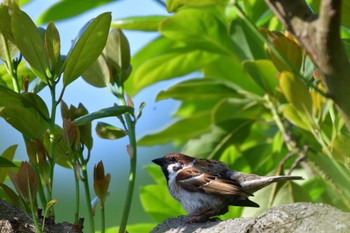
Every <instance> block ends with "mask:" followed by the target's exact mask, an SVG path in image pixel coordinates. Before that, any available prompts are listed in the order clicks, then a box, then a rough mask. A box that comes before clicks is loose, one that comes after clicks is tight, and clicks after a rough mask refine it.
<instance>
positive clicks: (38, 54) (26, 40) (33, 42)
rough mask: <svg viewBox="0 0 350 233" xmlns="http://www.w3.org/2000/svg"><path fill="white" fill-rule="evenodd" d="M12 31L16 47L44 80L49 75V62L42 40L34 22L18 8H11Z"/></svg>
mask: <svg viewBox="0 0 350 233" xmlns="http://www.w3.org/2000/svg"><path fill="white" fill-rule="evenodd" d="M11 23H12V31H13V36H14V39H15V42H16V45H17V47H18V48H19V50H20V51H21V54H22V55H23V57H24V58H25V59H26V60H27V62H28V63H29V64H30V66H31V67H32V68H33V70H34V71H35V72H38V74H37V75H38V77H40V78H41V79H42V81H44V82H46V79H45V78H44V77H45V76H46V77H51V74H50V69H49V64H48V61H47V57H46V54H45V49H44V41H43V39H42V37H41V35H40V32H39V30H38V29H37V27H36V25H35V24H34V22H33V21H32V20H31V19H30V17H29V16H28V15H27V14H26V13H24V12H23V11H21V10H19V9H14V10H13V16H12V21H11Z"/></svg>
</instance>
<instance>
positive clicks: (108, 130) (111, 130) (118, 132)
mask: <svg viewBox="0 0 350 233" xmlns="http://www.w3.org/2000/svg"><path fill="white" fill-rule="evenodd" d="M96 133H97V135H98V136H99V137H100V138H104V139H110V140H114V139H119V138H122V137H124V136H126V134H127V133H126V132H125V130H122V129H120V128H118V127H115V126H113V125H110V124H107V123H104V122H98V123H97V125H96Z"/></svg>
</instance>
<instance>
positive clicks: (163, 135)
mask: <svg viewBox="0 0 350 233" xmlns="http://www.w3.org/2000/svg"><path fill="white" fill-rule="evenodd" d="M209 125H210V115H209V112H204V113H201V114H196V115H193V116H192V117H189V118H184V119H181V120H178V121H176V122H175V123H173V124H172V125H170V126H168V127H167V128H165V129H163V130H161V131H159V132H157V133H154V134H151V135H146V136H144V137H142V138H141V139H140V140H139V141H138V144H139V145H141V146H152V145H156V144H165V143H169V142H174V143H175V144H182V143H184V142H186V141H188V140H189V139H192V138H194V137H197V136H198V135H201V134H203V133H204V132H207V131H208V126H209Z"/></svg>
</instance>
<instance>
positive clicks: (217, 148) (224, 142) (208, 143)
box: [182, 119, 253, 159]
mask: <svg viewBox="0 0 350 233" xmlns="http://www.w3.org/2000/svg"><path fill="white" fill-rule="evenodd" d="M252 122H253V121H251V120H246V119H230V120H227V121H224V122H220V123H219V124H217V125H212V128H211V131H210V132H209V133H205V134H202V135H201V137H199V138H197V139H193V140H190V141H188V143H186V145H185V146H184V148H183V151H182V152H184V153H185V154H189V155H198V156H201V157H203V156H205V157H209V158H211V159H218V158H220V156H221V154H222V153H223V152H224V151H225V150H226V149H227V148H228V147H229V146H231V145H232V144H240V143H242V142H243V141H244V140H245V138H246V137H247V136H248V134H249V129H250V126H251V124H252Z"/></svg>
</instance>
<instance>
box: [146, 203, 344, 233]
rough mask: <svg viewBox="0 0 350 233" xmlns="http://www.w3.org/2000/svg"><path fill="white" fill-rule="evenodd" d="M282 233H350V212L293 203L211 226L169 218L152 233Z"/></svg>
mask: <svg viewBox="0 0 350 233" xmlns="http://www.w3.org/2000/svg"><path fill="white" fill-rule="evenodd" d="M164 232H167V233H175V232H176V233H189V232H197V233H198V232H201V233H219V232H220V233H240V232H244V233H275V232H277V233H279V232H311V233H313V232H315V233H316V232H332V233H333V232H334V233H349V232H350V213H346V212H342V211H340V210H338V209H336V208H334V207H332V206H329V205H326V204H312V203H294V204H288V205H283V206H278V207H274V208H271V209H269V210H267V211H266V213H265V214H263V215H261V216H260V217H256V218H236V219H230V220H226V221H217V222H208V223H194V224H189V223H186V217H184V216H180V217H178V218H170V219H167V220H165V221H164V222H163V223H161V224H159V225H158V226H157V227H155V228H154V229H153V230H152V233H164Z"/></svg>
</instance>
